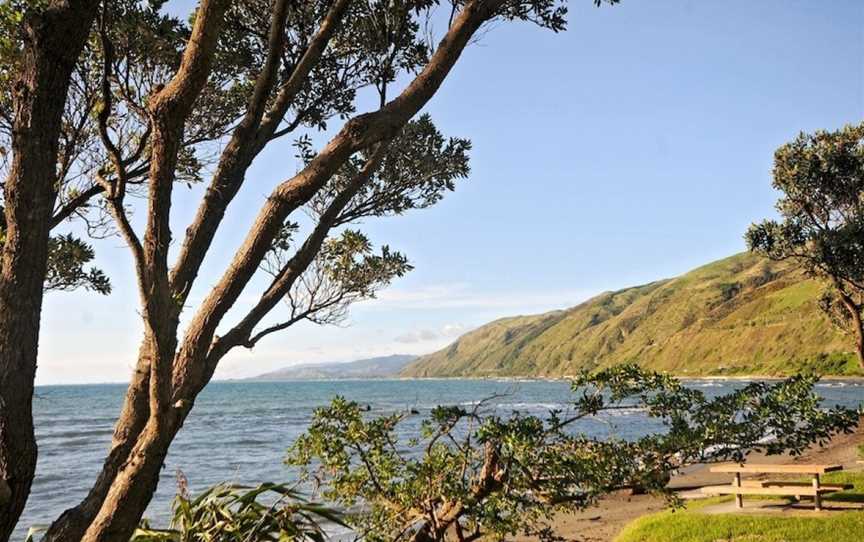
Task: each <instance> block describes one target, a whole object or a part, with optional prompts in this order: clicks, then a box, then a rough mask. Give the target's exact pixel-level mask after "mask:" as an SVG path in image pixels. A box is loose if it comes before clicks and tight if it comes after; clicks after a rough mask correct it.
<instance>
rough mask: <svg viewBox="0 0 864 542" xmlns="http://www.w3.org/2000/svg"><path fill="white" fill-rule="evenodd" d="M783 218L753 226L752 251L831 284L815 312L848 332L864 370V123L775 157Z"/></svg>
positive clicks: (793, 145)
mask: <svg viewBox="0 0 864 542" xmlns="http://www.w3.org/2000/svg"><path fill="white" fill-rule="evenodd" d="M773 186H774V188H775V189H777V190H779V191H780V192H781V193H782V194H783V195H782V197H781V198H780V200H779V201H778V202H777V210H778V211H779V213H780V216H781V220H780V221H777V220H766V221H764V222H761V223H759V224H753V225H752V226H751V227H750V229H749V230H748V231H747V235H746V240H747V245H748V247H749V248H750V250H752V251H754V252H757V253H759V254H763V255H765V256H767V257H769V258H772V259H775V260H793V261H794V262H796V263H797V264H798V265H800V266H801V267H802V268H803V269H804V270H805V271H806V272H807V273H808V274H809V275H811V276H814V277H819V278H822V279H825V280H826V281H827V283H828V284H829V286H830V287H829V289H828V290H826V292H825V295H824V296H823V298H822V300H821V303H820V306H821V307H822V308H823V310H825V311H826V313H828V314H829V315H830V316H831V319H832V321H834V322H835V323H838V324H839V325H841V326H842V327H844V328H846V329H849V330H850V331H851V332H853V333H854V334H855V335H856V336H857V338H858V343H859V346H858V348H859V356H860V357H861V363H862V367H864V342H862V341H864V335H862V333H864V330H862V327H861V311H862V308H864V123H862V124H858V125H854V126H853V125H850V126H846V127H844V128H842V129H840V130H837V131H835V132H826V131H817V132H815V133H813V134H804V133H802V134H800V135H799V136H798V137H797V138H795V140H793V141H792V142H790V143H787V144H786V145H783V146H782V147H780V148H779V149H777V152H776V153H775V155H774V179H773Z"/></svg>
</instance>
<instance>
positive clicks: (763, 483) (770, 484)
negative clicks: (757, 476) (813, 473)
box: [741, 480, 855, 491]
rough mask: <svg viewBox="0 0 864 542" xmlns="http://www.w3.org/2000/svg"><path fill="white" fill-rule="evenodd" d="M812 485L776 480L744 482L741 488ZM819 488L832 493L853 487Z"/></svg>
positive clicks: (838, 485)
mask: <svg viewBox="0 0 864 542" xmlns="http://www.w3.org/2000/svg"><path fill="white" fill-rule="evenodd" d="M812 485H813V483H812V482H785V481H777V480H774V481H772V480H746V481H744V483H743V484H741V486H742V487H776V486H785V487H811V486H812ZM819 487H821V488H825V489H828V488H831V489H832V490H833V491H844V490H847V489H852V488H854V487H855V486H854V485H853V484H821V485H820V486H819Z"/></svg>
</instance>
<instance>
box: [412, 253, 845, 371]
mask: <svg viewBox="0 0 864 542" xmlns="http://www.w3.org/2000/svg"><path fill="white" fill-rule="evenodd" d="M821 291H822V286H821V285H820V284H819V283H818V282H817V281H815V280H812V279H808V278H806V277H805V276H803V274H802V273H801V272H800V271H799V270H797V269H796V268H795V267H793V266H792V265H791V264H789V263H777V262H772V261H768V260H765V259H763V258H760V257H757V256H754V255H752V254H746V253H745V254H738V255H735V256H732V257H730V258H726V259H724V260H720V261H717V262H714V263H711V264H708V265H706V266H704V267H700V268H698V269H695V270H693V271H691V272H689V273H687V274H685V275H682V276H680V277H677V278H674V279H668V280H660V281H657V282H652V283H650V284H645V285H643V286H636V287H634V288H627V289H624V290H619V291H616V292H607V293H604V294H601V295H599V296H597V297H595V298H593V299H590V300H588V301H586V302H584V303H582V304H581V305H578V306H576V307H573V308H570V309H567V310H560V311H554V312H549V313H545V314H538V315H532V316H516V317H513V318H503V319H501V320H496V321H494V322H492V323H489V324H487V325H485V326H482V327H480V328H477V329H475V330H474V331H471V332H470V333H467V334H465V335H463V336H461V337H459V339H458V340H456V341H455V342H454V343H452V344H451V345H450V346H448V347H446V348H444V349H443V350H440V351H438V352H435V353H433V354H429V355H426V356H422V357H420V358H418V359H417V360H415V361H414V362H413V363H411V364H410V365H409V366H407V367H406V368H405V370H404V371H403V372H402V375H403V376H408V377H445V376H446V377H486V376H527V377H561V376H567V375H574V374H576V373H577V372H579V371H580V370H582V369H592V368H597V367H606V366H609V365H613V364H617V363H622V362H628V361H635V362H638V363H639V364H641V365H643V366H645V367H650V368H653V369H658V370H664V371H669V372H672V373H675V374H678V375H683V376H686V375H692V376H697V375H784V374H789V373H792V372H796V371H800V370H817V371H819V372H822V373H823V374H831V375H853V374H855V375H860V374H861V371H860V369H858V367H857V363H856V361H855V357H854V355H853V354H852V352H851V350H852V339H851V338H850V337H847V336H845V335H844V334H843V333H841V332H840V331H839V330H838V329H837V328H836V327H834V326H833V325H832V324H831V323H830V322H829V321H828V319H827V318H826V317H825V316H824V314H823V313H822V312H821V311H820V309H819V307H818V304H817V303H818V299H819V296H820V293H821Z"/></svg>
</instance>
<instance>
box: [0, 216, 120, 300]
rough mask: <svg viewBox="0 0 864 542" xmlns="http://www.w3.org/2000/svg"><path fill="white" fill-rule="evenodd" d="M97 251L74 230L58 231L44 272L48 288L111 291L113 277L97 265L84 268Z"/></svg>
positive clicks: (2, 233) (1, 236)
mask: <svg viewBox="0 0 864 542" xmlns="http://www.w3.org/2000/svg"><path fill="white" fill-rule="evenodd" d="M2 212H3V208H2V207H0V244H2V243H3V242H4V241H5V237H6V228H5V227H3V225H4V223H5V221H3V216H2ZM94 256H95V254H94V253H93V247H91V246H90V245H89V244H87V243H85V242H84V241H82V240H81V239H78V238H77V237H75V236H73V235H72V234H65V235H56V236H53V237H51V238H50V239H49V240H48V262H47V270H46V272H45V290H46V291H70V290H75V289H78V288H84V289H86V290H92V291H94V292H97V293H100V294H104V295H107V294H110V293H111V281H110V280H109V279H108V277H107V276H106V275H105V273H104V272H103V271H102V270H101V269H98V268H96V267H90V268H85V266H86V264H88V263H90V262H91V261H92V260H93V258H94Z"/></svg>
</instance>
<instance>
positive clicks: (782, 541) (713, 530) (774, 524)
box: [615, 472, 864, 542]
mask: <svg viewBox="0 0 864 542" xmlns="http://www.w3.org/2000/svg"><path fill="white" fill-rule="evenodd" d="M823 480H824V483H826V484H828V483H844V484H853V485H854V486H855V487H854V488H853V489H851V490H849V491H844V492H842V493H836V494H834V495H831V496H828V497H826V498H825V502H826V503H830V502H831V501H832V500H833V501H845V502H864V473H861V472H840V473H832V474H830V475H827V476H825V477H823ZM748 498H750V497H748ZM728 500H731V497H722V498H715V499H705V500H704V501H696V502H694V503H691V504H689V505H688V506H687V508H685V509H682V510H667V511H664V512H659V513H657V514H651V515H648V516H644V517H642V518H639V519H637V520H636V521H634V522H632V523H630V524H629V525H628V526H627V527H626V528H625V529H624V531H622V532H621V534H620V535H618V537H617V538H616V539H615V542H671V541H676V542H720V541H723V542H861V540H862V533H864V511H860V510H859V511H850V512H833V513H830V514H825V515H824V516H819V517H816V516H813V517H809V516H791V517H781V516H777V515H767V514H764V515H757V514H747V515H744V514H740V515H739V514H717V515H708V514H703V513H700V512H699V509H700V508H703V507H705V506H708V505H710V504H718V503H720V502H724V501H728Z"/></svg>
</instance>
